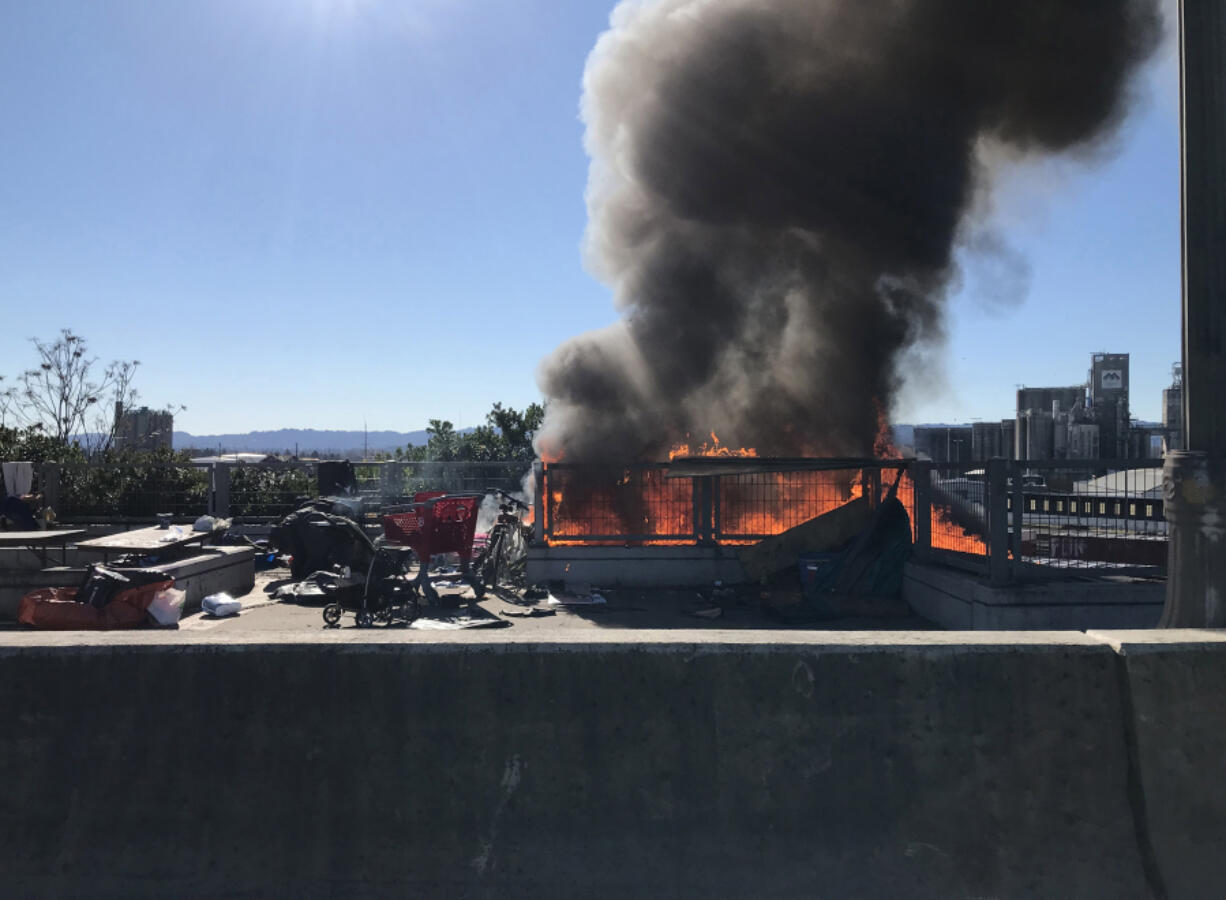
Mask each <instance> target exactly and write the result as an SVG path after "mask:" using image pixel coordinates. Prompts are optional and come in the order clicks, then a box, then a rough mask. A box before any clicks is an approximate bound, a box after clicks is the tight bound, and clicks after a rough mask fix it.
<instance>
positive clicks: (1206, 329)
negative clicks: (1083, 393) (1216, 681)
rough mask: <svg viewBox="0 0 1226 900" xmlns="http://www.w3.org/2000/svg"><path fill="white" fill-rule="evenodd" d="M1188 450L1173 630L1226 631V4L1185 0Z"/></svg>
mask: <svg viewBox="0 0 1226 900" xmlns="http://www.w3.org/2000/svg"><path fill="white" fill-rule="evenodd" d="M1179 30H1180V38H1179V41H1180V44H1179V45H1180V53H1179V56H1180V79H1179V81H1180V95H1181V96H1180V101H1181V102H1180V139H1181V140H1180V143H1181V145H1182V155H1183V165H1182V200H1183V203H1182V206H1183V441H1184V443H1183V446H1184V450H1183V451H1181V452H1173V453H1169V454H1168V455H1167V459H1166V467H1165V472H1164V482H1165V484H1164V497H1165V505H1166V518H1167V522H1168V524H1169V529H1170V550H1169V554H1168V557H1167V591H1166V609H1165V610H1164V611H1163V614H1162V625H1163V626H1164V627H1169V628H1221V627H1223V626H1226V403H1224V402H1223V400H1222V396H1223V392H1224V391H1226V266H1223V265H1222V259H1223V253H1224V252H1226V7H1224V5H1223V4H1222V3H1221V0H1180V4H1179Z"/></svg>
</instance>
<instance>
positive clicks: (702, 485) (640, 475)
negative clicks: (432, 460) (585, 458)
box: [536, 460, 906, 544]
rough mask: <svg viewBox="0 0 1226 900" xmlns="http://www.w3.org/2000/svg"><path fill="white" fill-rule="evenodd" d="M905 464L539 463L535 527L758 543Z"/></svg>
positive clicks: (634, 539) (577, 539) (872, 488)
mask: <svg viewBox="0 0 1226 900" xmlns="http://www.w3.org/2000/svg"><path fill="white" fill-rule="evenodd" d="M905 466H906V463H905V462H903V461H901V460H863V461H861V460H857V461H855V462H854V463H849V462H845V461H831V462H826V461H820V460H797V461H760V462H759V461H750V464H749V465H748V466H747V467H746V469H747V470H746V471H744V472H738V471H731V472H723V473H721V474H712V475H704V474H698V475H678V474H677V471H676V467H675V466H674V465H672V464H669V463H639V464H635V465H631V466H614V467H609V466H590V465H583V464H570V463H552V464H548V465H541V466H538V468H537V484H538V488H537V490H536V497H537V500H538V502H537V512H536V518H537V522H538V523H539V529H538V532H539V537H540V539H541V540H543V541H545V542H548V543H552V544H684V543H691V544H746V543H755V542H757V541H760V540H762V539H763V538H767V537H770V536H772V535H776V534H780V533H781V532H783V531H786V530H788V529H789V528H792V527H794V526H796V525H800V524H802V523H803V522H807V521H809V520H810V519H813V518H816V517H817V516H820V515H822V514H823V513H826V512H830V511H831V510H834V509H837V508H838V507H840V506H843V505H844V504H846V503H848V502H850V501H851V500H853V499H856V498H857V497H862V496H871V497H874V498H879V497H880V496H881V492H882V491H883V490H884V488H883V487H882V481H883V474H882V470H883V469H898V468H903V467H905ZM873 502H876V501H875V500H874V501H873Z"/></svg>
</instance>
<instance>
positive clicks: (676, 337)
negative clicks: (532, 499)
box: [537, 0, 1161, 463]
mask: <svg viewBox="0 0 1226 900" xmlns="http://www.w3.org/2000/svg"><path fill="white" fill-rule="evenodd" d="M1160 32H1161V18H1160V15H1159V11H1158V3H1157V2H1156V0H1086V2H1082V3H1076V4H1072V3H1067V2H1064V0H1024V2H1023V0H1007V2H997V3H983V2H980V0H893V2H889V3H863V2H860V0H824V2H818V0H721V2H713V0H654V2H650V0H635V2H631V0H627V2H623V3H621V4H620V5H619V6H618V7H617V8H616V9H615V10H614V12H613V15H612V27H611V29H610V30H609V31H608V32H607V33H606V34H604V35H603V36H602V37H601V39H600V41H599V43H598V44H597V46H596V48H595V50H594V51H593V53H592V55H591V57H590V59H589V61H588V66H587V71H586V73H585V79H584V96H583V117H584V120H585V122H586V124H587V136H586V142H587V149H588V152H589V153H590V155H591V157H592V165H591V174H590V181H589V188H588V206H589V211H590V216H591V221H590V225H589V230H588V234H587V255H588V259H589V263H590V266H591V267H592V269H593V271H594V272H595V273H596V274H597V275H598V276H599V277H601V278H602V279H604V280H605V281H607V282H608V283H609V284H610V285H611V286H612V287H613V289H614V291H615V297H616V303H617V306H618V308H619V309H620V310H621V311H622V314H623V318H622V321H621V322H619V323H618V324H616V325H614V326H612V327H609V328H607V329H604V330H602V331H598V332H593V333H590V334H586V335H582V336H580V337H578V338H575V339H574V340H572V341H570V342H568V343H567V344H565V345H563V346H562V347H560V348H559V349H558V350H557V351H556V352H555V353H554V354H553V355H552V356H551V357H550V358H548V359H547V360H546V361H545V362H544V364H543V366H542V369H541V372H540V382H541V386H542V389H543V391H544V394H545V396H546V397H547V398H548V400H549V405H548V410H547V414H546V418H545V423H544V426H543V428H542V429H541V431H540V433H539V435H538V438H537V448H538V451H539V452H540V453H541V455H542V456H543V457H544V458H546V459H559V458H565V459H568V460H573V461H591V462H613V463H619V462H627V461H632V460H646V459H663V458H664V456H665V454H666V453H667V451H668V449H669V447H671V446H674V445H678V444H683V443H685V442H686V438H685V436H686V435H687V434H696V435H702V434H707V433H708V432H711V431H712V430H714V432H715V433H718V434H719V435H720V437H721V438H722V439H723V440H724V441H726V442H727V444H728V446H733V447H735V446H752V447H755V448H757V450H758V451H759V452H761V454H762V455H763V456H786V455H800V454H822V455H836V456H841V455H868V454H870V453H871V452H872V451H873V449H874V437H875V435H876V434H877V431H878V414H877V410H878V409H885V410H889V409H890V406H891V403H892V401H893V399H894V397H895V394H896V391H897V389H898V387H899V384H900V381H901V378H902V373H901V371H900V360H901V359H902V358H903V356H904V355H905V354H906V352H907V351H908V350H909V349H910V348H913V347H916V346H917V345H922V344H924V343H926V342H933V341H938V340H939V339H940V338H941V335H942V304H943V300H944V296H945V293H946V291H947V289H948V287H949V285H950V283H951V279H952V278H953V277H954V276H955V274H956V272H955V264H954V248H955V246H956V245H958V244H959V242H963V243H966V244H973V243H976V241H975V240H974V239H975V237H976V225H975V223H974V222H973V221H972V220H973V210H974V209H982V208H984V204H983V201H984V200H985V198H986V197H987V196H989V195H990V192H991V188H992V182H993V177H994V174H995V171H994V170H995V168H996V166H997V165H998V164H997V163H994V162H991V161H989V160H990V159H992V160H999V159H1004V158H1007V157H1010V156H1012V157H1014V158H1017V157H1023V156H1028V155H1035V154H1053V153H1061V152H1077V151H1079V150H1086V149H1093V148H1094V147H1096V146H1098V145H1099V144H1100V143H1101V142H1102V141H1103V140H1104V139H1105V138H1106V137H1109V136H1110V135H1111V133H1112V132H1113V130H1114V128H1115V126H1116V125H1118V123H1119V122H1120V120H1121V119H1122V117H1123V115H1124V113H1125V112H1126V110H1127V106H1128V100H1129V90H1128V87H1129V84H1130V82H1131V76H1132V74H1133V73H1134V72H1135V71H1136V69H1137V67H1138V65H1139V64H1140V63H1141V62H1142V61H1143V60H1145V59H1146V58H1147V56H1148V55H1149V54H1150V52H1151V51H1152V50H1153V49H1154V48H1155V46H1156V45H1157V43H1158V41H1159V38H1160ZM985 151H992V152H985ZM1002 151H1003V152H1002ZM979 234H980V235H981V234H982V232H979ZM977 243H980V244H982V243H983V242H982V241H978V242H977ZM988 243H991V242H988ZM971 252H973V249H972V250H971Z"/></svg>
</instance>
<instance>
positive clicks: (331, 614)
mask: <svg viewBox="0 0 1226 900" xmlns="http://www.w3.org/2000/svg"><path fill="white" fill-rule="evenodd" d="M340 622H341V605H340V604H339V603H329V604H328V605H327V606H325V607H324V624H325V625H327V626H328V627H329V628H335V627H336V626H337V625H339V624H340Z"/></svg>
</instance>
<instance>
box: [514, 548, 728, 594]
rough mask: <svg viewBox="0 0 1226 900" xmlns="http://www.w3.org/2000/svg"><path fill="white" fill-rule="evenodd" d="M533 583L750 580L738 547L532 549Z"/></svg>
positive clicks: (698, 583)
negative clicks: (737, 551) (738, 555)
mask: <svg viewBox="0 0 1226 900" xmlns="http://www.w3.org/2000/svg"><path fill="white" fill-rule="evenodd" d="M527 568H528V571H527V574H528V581H529V582H530V583H534V584H545V583H547V582H550V581H571V582H575V581H582V582H586V583H588V584H593V585H600V586H602V587H657V588H658V587H694V586H700V587H701V586H707V587H709V586H710V585H711V584H713V583H714V582H716V581H722V582H723V583H724V584H744V583H745V582H746V581H747V580H748V579H747V577H746V575H745V570H744V569H743V568H742V567H741V562H740V560H739V559H737V555H736V548H734V547H693V546H686V547H530V548H528V562H527Z"/></svg>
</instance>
